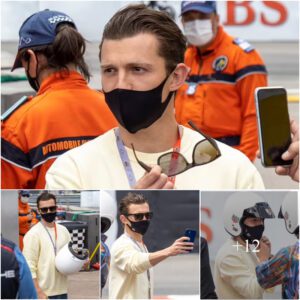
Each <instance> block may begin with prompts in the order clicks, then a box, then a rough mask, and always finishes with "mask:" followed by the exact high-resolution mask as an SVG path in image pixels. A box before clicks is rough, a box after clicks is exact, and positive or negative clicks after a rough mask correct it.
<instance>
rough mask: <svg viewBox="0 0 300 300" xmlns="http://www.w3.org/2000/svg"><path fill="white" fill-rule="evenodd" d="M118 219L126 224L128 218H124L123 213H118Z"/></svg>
mask: <svg viewBox="0 0 300 300" xmlns="http://www.w3.org/2000/svg"><path fill="white" fill-rule="evenodd" d="M120 221H121V222H122V224H124V225H125V224H127V223H128V222H127V221H128V220H127V219H126V217H125V216H124V215H120Z"/></svg>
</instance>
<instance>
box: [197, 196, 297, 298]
mask: <svg viewBox="0 0 300 300" xmlns="http://www.w3.org/2000/svg"><path fill="white" fill-rule="evenodd" d="M298 210H299V195H298V192H297V191H287V192H281V191H280V192H273V191H270V192H269V191H261V192H248V191H245V192H201V195H200V211H201V214H200V223H201V224H200V235H201V268H200V277H201V278H200V293H201V298H202V299H215V298H216V297H218V298H219V299H220V298H221V299H263V298H264V299H298V298H299V216H298Z"/></svg>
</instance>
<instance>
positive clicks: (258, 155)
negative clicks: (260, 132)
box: [256, 150, 261, 159]
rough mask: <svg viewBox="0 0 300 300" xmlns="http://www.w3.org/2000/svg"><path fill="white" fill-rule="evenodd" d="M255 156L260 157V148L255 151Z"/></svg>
mask: <svg viewBox="0 0 300 300" xmlns="http://www.w3.org/2000/svg"><path fill="white" fill-rule="evenodd" d="M256 157H257V158H259V159H260V158H261V156H260V150H257V151H256Z"/></svg>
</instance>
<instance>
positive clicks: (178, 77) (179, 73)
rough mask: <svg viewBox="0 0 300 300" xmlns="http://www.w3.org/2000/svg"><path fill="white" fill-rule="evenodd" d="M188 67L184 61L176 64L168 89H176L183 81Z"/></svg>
mask: <svg viewBox="0 0 300 300" xmlns="http://www.w3.org/2000/svg"><path fill="white" fill-rule="evenodd" d="M189 71H190V68H189V67H188V66H186V65H185V64H184V63H180V64H178V65H177V67H176V69H175V70H174V72H173V76H172V79H171V83H170V91H177V90H178V89H179V88H180V87H181V86H182V85H183V84H184V82H185V80H186V78H187V76H188V74H189Z"/></svg>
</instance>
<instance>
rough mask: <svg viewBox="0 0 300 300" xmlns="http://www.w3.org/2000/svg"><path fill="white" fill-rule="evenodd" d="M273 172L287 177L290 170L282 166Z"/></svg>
mask: <svg viewBox="0 0 300 300" xmlns="http://www.w3.org/2000/svg"><path fill="white" fill-rule="evenodd" d="M275 172H276V174H278V175H289V173H290V168H284V167H282V166H278V167H276V168H275Z"/></svg>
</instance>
